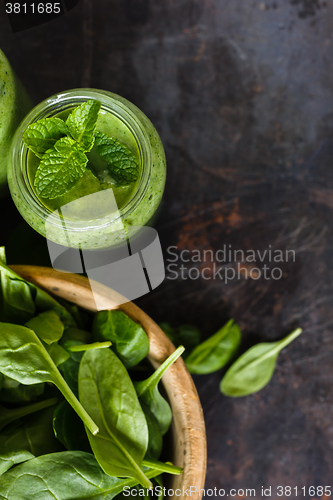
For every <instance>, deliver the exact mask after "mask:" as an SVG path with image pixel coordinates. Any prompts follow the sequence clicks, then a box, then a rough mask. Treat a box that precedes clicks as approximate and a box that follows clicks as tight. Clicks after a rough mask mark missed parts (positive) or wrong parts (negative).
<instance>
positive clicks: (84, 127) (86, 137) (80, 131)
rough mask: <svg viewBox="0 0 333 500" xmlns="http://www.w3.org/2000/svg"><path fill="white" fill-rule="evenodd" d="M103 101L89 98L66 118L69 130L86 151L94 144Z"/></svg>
mask: <svg viewBox="0 0 333 500" xmlns="http://www.w3.org/2000/svg"><path fill="white" fill-rule="evenodd" d="M100 109H101V103H100V102H98V101H94V100H92V99H91V100H89V101H86V102H84V103H83V104H81V105H80V106H78V107H77V108H75V109H74V110H73V111H72V112H71V114H70V115H69V117H68V118H67V120H66V125H67V127H68V130H69V132H70V134H71V136H72V137H73V139H75V140H76V141H77V142H78V143H79V144H80V146H81V147H82V149H83V150H84V151H90V150H91V149H92V147H93V145H94V141H95V140H94V133H95V128H96V122H97V118H98V113H99V110H100Z"/></svg>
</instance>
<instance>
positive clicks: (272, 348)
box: [220, 328, 302, 397]
mask: <svg viewBox="0 0 333 500" xmlns="http://www.w3.org/2000/svg"><path fill="white" fill-rule="evenodd" d="M301 333H302V330H301V328H297V329H296V330H294V331H293V332H292V333H290V334H289V335H287V337H285V338H284V339H282V340H279V341H277V342H263V343H261V344H257V345H255V346H253V347H251V349H249V350H248V351H246V352H245V353H244V354H242V356H240V358H238V359H237V361H235V363H234V364H233V365H232V366H231V367H230V368H229V370H228V371H227V373H226V374H225V376H224V377H223V379H222V382H221V385H220V388H221V391H222V392H223V394H225V395H226V396H230V397H240V396H248V395H249V394H253V393H254V392H258V391H260V390H261V389H262V388H263V387H265V385H266V384H268V382H269V381H270V379H271V378H272V376H273V373H274V369H275V365H276V360H277V357H278V355H279V353H280V351H281V350H282V349H283V348H284V347H286V346H287V345H288V344H290V342H292V341H293V340H294V339H295V338H296V337H298V336H299V335H300V334H301Z"/></svg>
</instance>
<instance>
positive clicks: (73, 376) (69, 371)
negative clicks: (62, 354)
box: [60, 340, 83, 397]
mask: <svg viewBox="0 0 333 500" xmlns="http://www.w3.org/2000/svg"><path fill="white" fill-rule="evenodd" d="M63 344H66V345H67V346H68V345H83V344H82V342H79V341H75V340H66V342H64V343H63ZM67 352H68V354H69V358H68V360H67V361H65V363H63V364H62V365H61V367H60V370H61V372H62V374H63V376H64V379H65V380H66V382H67V384H68V385H69V387H70V388H71V390H72V391H73V392H74V394H75V396H76V397H78V396H79V367H80V362H81V359H82V356H83V352H72V351H67Z"/></svg>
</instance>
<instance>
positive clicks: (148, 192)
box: [8, 89, 166, 249]
mask: <svg viewBox="0 0 333 500" xmlns="http://www.w3.org/2000/svg"><path fill="white" fill-rule="evenodd" d="M89 99H95V100H97V101H99V102H100V103H101V110H100V114H99V120H103V123H104V129H103V132H104V133H106V132H105V127H106V129H107V133H108V135H110V136H113V137H115V138H116V139H118V140H120V142H124V143H125V144H126V138H127V139H130V140H133V141H134V142H135V145H136V149H137V151H138V154H139V163H140V176H139V179H138V182H137V184H136V188H135V190H134V192H133V193H132V195H131V198H130V199H129V200H128V202H127V203H126V204H125V205H124V206H123V207H122V208H119V209H118V207H117V206H116V205H115V203H114V197H113V195H112V189H107V190H105V191H100V192H99V193H96V195H97V194H100V196H104V197H105V196H108V197H109V200H110V203H109V205H110V209H109V211H108V213H106V214H103V215H102V216H100V217H92V218H91V219H90V218H89V216H88V217H87V216H85V217H84V218H82V219H80V217H73V216H71V215H69V216H66V214H68V213H71V211H70V210H68V206H65V207H61V208H62V209H63V208H64V210H61V212H60V211H58V210H56V211H53V212H52V211H51V210H50V209H48V208H47V207H46V206H45V205H44V204H43V203H42V201H41V200H40V199H39V198H38V196H37V195H36V193H35V190H34V188H33V185H32V182H31V180H30V178H29V175H28V153H29V151H28V148H27V146H26V145H25V144H24V142H23V140H22V136H23V132H24V130H25V129H26V128H27V127H28V126H29V125H30V124H32V123H34V122H37V121H38V120H40V119H42V118H50V117H53V116H55V115H59V114H60V113H66V112H67V113H68V112H69V111H70V110H71V109H73V108H75V107H76V106H79V105H80V104H82V103H83V102H85V101H87V100H89ZM97 129H99V122H97ZM165 177H166V163H165V154H164V149H163V146H162V143H161V140H160V138H159V135H158V133H157V131H156V130H155V128H154V126H153V125H152V123H151V122H150V120H149V119H148V118H147V117H146V116H145V115H144V114H143V113H142V111H140V110H139V109H138V108H137V107H136V106H134V105H133V104H132V103H130V102H129V101H127V100H126V99H124V98H123V97H120V96H118V95H116V94H112V93H110V92H105V91H102V90H96V89H75V90H69V91H66V92H62V93H59V94H57V95H54V96H52V97H50V98H49V99H46V100H45V101H43V102H42V103H40V104H39V105H38V106H36V107H35V108H34V109H33V110H32V111H31V112H30V113H29V114H28V115H27V116H26V117H25V119H24V120H23V122H22V123H21V124H20V126H19V127H18V129H17V131H16V134H15V136H14V139H13V142H12V147H11V152H10V156H9V160H8V183H9V188H10V192H11V195H12V198H13V200H14V202H15V204H16V206H17V208H18V210H19V212H20V213H21V215H22V217H23V218H24V219H25V220H26V221H27V223H28V224H30V226H31V227H32V228H34V229H35V230H36V231H38V232H39V233H40V234H42V235H43V236H45V237H46V238H47V239H48V240H50V241H53V242H55V243H58V244H60V245H63V246H66V247H72V248H81V249H106V248H110V247H112V246H114V245H117V244H118V243H121V242H123V241H125V240H126V238H127V236H128V234H129V233H130V232H132V235H133V231H134V232H135V231H136V230H137V228H139V227H142V226H145V225H147V224H149V221H150V220H151V218H152V217H153V215H154V214H155V212H156V210H157V208H158V206H159V204H160V201H161V198H162V195H163V190H164V185H165ZM93 196H94V195H88V196H86V197H84V198H80V199H79V200H80V201H81V203H82V200H83V203H85V204H86V209H87V208H88V210H85V213H87V211H88V213H89V207H90V206H93V205H92V204H94V199H93V198H91V197H93ZM95 199H96V198H95ZM74 203H75V202H74ZM69 205H71V204H69ZM133 228H135V229H133Z"/></svg>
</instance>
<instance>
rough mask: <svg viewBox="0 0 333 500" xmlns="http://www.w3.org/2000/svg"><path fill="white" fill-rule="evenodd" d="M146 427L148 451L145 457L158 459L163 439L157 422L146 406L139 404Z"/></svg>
mask: <svg viewBox="0 0 333 500" xmlns="http://www.w3.org/2000/svg"><path fill="white" fill-rule="evenodd" d="M141 406H142V409H143V413H144V414H145V417H146V420H147V426H148V436H149V439H148V449H147V454H146V456H148V457H152V458H159V456H160V454H161V452H162V448H163V437H162V434H161V431H160V427H159V425H158V422H157V420H156V418H155V417H154V415H153V414H152V412H151V411H150V410H149V408H148V406H147V405H145V404H144V403H142V402H141Z"/></svg>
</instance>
